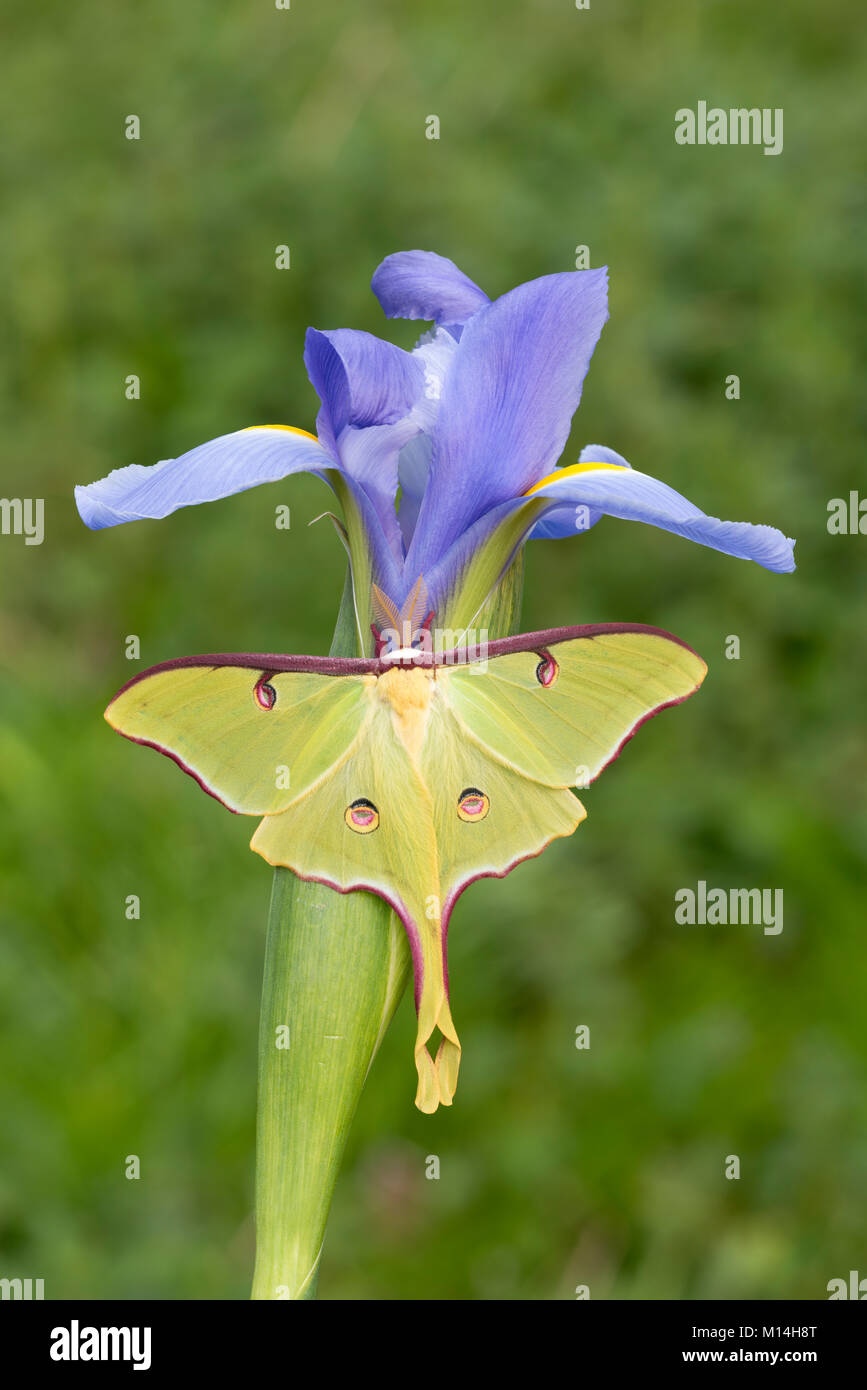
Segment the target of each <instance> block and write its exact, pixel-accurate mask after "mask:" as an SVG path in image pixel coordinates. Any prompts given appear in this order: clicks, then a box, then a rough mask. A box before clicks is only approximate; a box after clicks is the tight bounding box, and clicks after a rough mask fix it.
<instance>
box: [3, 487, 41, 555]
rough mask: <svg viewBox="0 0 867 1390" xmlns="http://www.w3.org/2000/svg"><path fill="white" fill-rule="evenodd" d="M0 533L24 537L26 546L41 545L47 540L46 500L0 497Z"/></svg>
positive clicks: (39, 498)
mask: <svg viewBox="0 0 867 1390" xmlns="http://www.w3.org/2000/svg"><path fill="white" fill-rule="evenodd" d="M0 533H2V534H3V535H4V536H23V537H24V544H25V545H41V544H42V542H43V541H44V540H45V499H44V498H43V497H0Z"/></svg>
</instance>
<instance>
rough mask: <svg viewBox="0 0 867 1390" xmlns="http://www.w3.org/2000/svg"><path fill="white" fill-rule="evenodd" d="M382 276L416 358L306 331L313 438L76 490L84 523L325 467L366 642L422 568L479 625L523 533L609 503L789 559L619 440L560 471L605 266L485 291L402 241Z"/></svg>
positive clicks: (167, 509) (274, 428) (782, 561)
mask: <svg viewBox="0 0 867 1390" xmlns="http://www.w3.org/2000/svg"><path fill="white" fill-rule="evenodd" d="M372 287H373V291H374V293H375V294H376V296H377V298H378V299H379V301H380V304H381V305H382V307H383V309H384V311H385V313H386V315H387V316H388V317H389V318H406V319H421V320H425V321H427V322H428V323H430V324H432V325H433V326H432V327H431V328H430V329H429V330H428V331H427V332H426V333H425V334H424V335H423V337H422V338H421V339H420V340H419V342H418V344H417V345H416V347H415V348H414V349H413V351H412V352H406V351H404V350H403V349H402V348H399V347H396V346H394V344H392V343H389V342H386V341H383V340H382V339H380V338H377V337H374V336H373V335H372V334H369V333H362V332H356V331H354V330H352V329H337V330H336V331H333V332H320V331H319V330H317V329H312V328H311V329H309V330H308V333H307V338H306V345H305V352H304V361H305V364H306V367H307V371H308V374H309V376H310V380H311V382H312V383H313V386H314V388H315V390H316V392H317V395H318V396H319V399H320V402H321V406H320V410H319V414H318V416H317V419H316V436H315V437H314V436H313V435H312V434H308V433H307V432H306V431H304V430H299V429H293V428H289V427H287V426H284V425H264V426H253V427H252V428H248V429H240V430H236V431H234V432H233V433H231V434H226V435H221V436H220V437H219V438H218V439H213V440H211V441H210V442H209V443H207V444H200V445H199V446H198V447H197V448H194V449H191V450H190V451H189V452H188V453H185V454H182V455H180V457H179V458H176V459H164V460H163V461H162V462H161V463H156V464H154V465H153V466H152V467H143V466H141V465H138V464H133V465H132V466H130V467H128V468H121V469H118V470H116V471H115V472H113V473H110V474H109V475H108V477H106V478H102V479H100V480H99V481H98V482H95V483H91V484H89V485H88V486H86V487H78V488H76V490H75V495H76V502H77V504H78V509H79V511H80V513H81V516H82V519H83V520H84V522H85V523H86V525H88V526H89V527H91V528H93V529H99V528H101V527H105V526H117V525H119V524H120V523H122V522H126V521H137V520H140V519H142V518H147V517H151V518H157V517H164V516H168V515H169V514H170V513H171V512H174V511H176V510H177V509H178V508H179V507H186V506H192V505H194V504H197V503H199V502H210V501H214V500H216V499H217V498H221V497H227V496H229V495H230V494H231V493H235V492H243V491H244V490H246V489H247V488H251V487H256V486H257V485H258V484H259V483H270V482H275V481H276V480H278V479H280V478H285V477H287V476H288V475H289V474H290V473H297V472H302V471H303V472H309V473H314V474H316V475H318V476H319V477H321V478H322V479H323V480H324V481H326V482H327V483H329V484H330V486H331V487H332V488H333V490H334V491H335V492H336V494H337V496H338V498H339V500H340V502H341V504H342V507H343V512H344V519H345V526H344V527H343V528H342V530H343V533H344V537H345V540H346V543H347V548H348V549H349V553H350V559H351V562H352V571H353V583H354V589H355V597H356V611H357V612H358V613H359V635H360V637H361V634H362V633H363V632H366V624H365V623H364V622H363V621H362V618H361V615H362V611H364V612H365V613H366V614H367V615H368V616H369V613H370V611H371V610H370V603H371V599H370V592H371V590H372V589H373V586H374V585H375V586H377V588H378V589H379V591H380V592H381V593H383V594H385V595H387V596H388V598H389V599H390V600H391V601H392V603H393V604H394V606H395V607H396V608H400V607H401V606H402V605H404V604H405V603H406V602H407V600H408V598H409V597H410V596H411V595H412V594H413V593H414V592H416V591H417V586H418V583H419V580H422V582H423V586H424V589H425V591H426V595H427V598H428V600H429V602H430V607H431V608H432V609H434V610H435V611H436V613H437V620H438V622H441V621H446V620H456V621H459V622H462V623H464V624H466V625H469V624H470V623H471V622H472V621H473V620H474V618H475V616H476V613H477V612H478V610H479V609H480V608H481V606H482V605H483V603H484V602H485V599H486V598H487V597H488V596H489V594H490V593H491V592H492V590H493V588H494V587H495V586H496V583H497V582H498V580H499V579H500V578H501V577H502V574H503V572H504V570H505V568H506V567H507V566H508V564H509V563H511V560H512V559H513V558H514V556H515V554H516V553H517V551H518V549H519V548H520V546H521V545H523V543H524V542H525V541H526V540H527V539H528V538H530V537H531V536H532V537H551V538H557V537H564V536H574V535H576V534H579V533H580V532H582V531H583V530H586V529H587V528H588V527H589V526H592V525H594V524H595V523H596V522H597V521H598V520H599V518H600V517H601V516H603V515H608V516H615V517H620V518H622V519H623V520H628V521H643V522H646V523H648V524H649V525H651V526H658V527H661V528H662V529H663V530H666V531H673V532H674V533H675V534H676V535H679V536H684V537H686V538H687V539H688V540H693V541H698V542H699V543H700V544H701V545H706V546H710V547H712V548H713V549H715V550H721V551H723V552H724V553H725V554H728V555H735V556H739V557H741V558H743V559H749V560H754V561H756V562H757V563H758V564H760V565H763V566H764V567H765V568H766V569H770V570H776V571H778V572H785V571H790V570H793V569H794V567H795V565H794V559H793V554H792V552H793V547H794V541H792V540H789V539H787V538H786V537H785V536H784V535H783V534H782V533H781V532H780V531H778V530H776V529H775V528H774V527H772V526H755V525H751V524H749V523H746V522H735V521H719V520H717V519H716V518H715V517H710V516H707V515H705V513H704V512H702V511H701V510H700V509H699V508H698V507H697V506H695V505H694V504H693V503H692V502H689V501H688V500H687V499H686V498H685V497H682V496H681V495H680V493H678V492H675V491H674V489H673V488H670V487H668V486H667V485H666V484H665V483H663V482H660V481H658V480H657V479H656V478H653V477H650V476H649V475H648V474H646V473H640V472H638V471H637V470H636V469H633V468H631V467H630V465H629V464H628V463H627V462H626V460H625V459H623V458H621V457H620V455H619V454H616V453H614V452H613V451H612V450H611V449H607V448H604V447H602V446H599V445H590V446H588V447H587V448H585V449H584V450H582V452H581V455H580V459H579V462H578V463H577V464H573V465H571V466H565V467H557V463H558V460H559V458H560V456H561V454H562V452H563V449H564V447H565V444H566V441H567V439H568V436H569V431H570V427H571V421H572V416H573V415H574V413H575V411H576V409H577V407H578V403H579V401H580V399H581V388H582V385H583V382H584V377H585V375H586V373H587V368H588V366H589V364H590V358H591V356H592V353H593V350H594V348H595V346H596V343H597V342H598V339H599V335H600V333H601V331H602V327H603V324H604V323H605V321H606V319H607V317H608V306H607V272H606V270H605V269H604V268H603V269H599V270H576V271H568V272H565V273H562V274H555V275H545V276H542V277H541V278H540V279H538V280H530V281H528V282H527V283H526V284H523V285H519V286H518V287H517V288H516V289H513V290H510V291H509V292H508V293H507V294H504V295H502V296H501V297H500V298H499V299H495V300H490V299H489V298H488V296H487V295H486V294H485V293H484V292H483V291H482V290H481V289H479V287H478V285H475V284H474V283H473V282H472V280H470V279H468V277H467V276H466V275H464V274H463V273H462V272H461V271H460V270H459V269H458V267H457V266H456V265H454V264H453V263H452V262H451V261H449V260H446V259H445V258H444V257H442V256H438V255H435V254H434V253H432V252H429V251H402V252H398V253H397V254H395V255H392V256H388V257H387V258H386V259H385V260H384V261H383V262H382V264H381V265H380V266H379V268H378V270H377V271H376V273H375V275H374V277H373V283H372ZM361 640H362V642H363V644H364V643H365V641H366V639H364V638H363V637H361Z"/></svg>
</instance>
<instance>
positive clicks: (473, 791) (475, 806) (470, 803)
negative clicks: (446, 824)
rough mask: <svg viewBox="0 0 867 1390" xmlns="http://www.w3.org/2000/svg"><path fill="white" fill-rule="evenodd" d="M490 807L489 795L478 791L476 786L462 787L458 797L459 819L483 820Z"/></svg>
mask: <svg viewBox="0 0 867 1390" xmlns="http://www.w3.org/2000/svg"><path fill="white" fill-rule="evenodd" d="M490 809H491V800H490V797H488V796H486V795H485V793H484V792H481V791H479V789H478V787H464V789H463V791H462V792H461V794H460V796H459V797H458V815H459V816H460V818H461V820H468V821H474V820H484V819H485V816H486V815H487V814H488V812H489V811H490Z"/></svg>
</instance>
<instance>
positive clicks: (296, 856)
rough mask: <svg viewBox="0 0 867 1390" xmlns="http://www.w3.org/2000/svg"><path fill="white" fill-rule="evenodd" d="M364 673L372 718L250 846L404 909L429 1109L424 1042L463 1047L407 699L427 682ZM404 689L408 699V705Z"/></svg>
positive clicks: (417, 723)
mask: <svg viewBox="0 0 867 1390" xmlns="http://www.w3.org/2000/svg"><path fill="white" fill-rule="evenodd" d="M368 679H369V680H370V681H371V684H372V686H373V687H374V689H373V690H372V691H371V705H372V718H371V720H370V722H369V723H367V724H366V725H365V728H364V731H363V733H362V735H361V737H360V738H359V740H358V743H357V744H356V746H355V748H354V750H353V753H352V756H351V757H350V758H348V759H346V760H345V761H344V762H342V763H341V764H340V765H339V766H337V767H336V768H335V769H334V770H333V771H332V772H331V773H329V775H328V776H327V777H326V778H325V779H324V780H323V781H322V782H320V783H318V784H317V785H316V786H314V787H312V788H311V789H310V790H309V791H308V792H306V793H305V794H304V795H303V796H300V797H299V798H298V799H297V800H296V801H294V802H293V803H292V805H291V806H289V807H288V809H287V810H285V811H283V812H282V814H281V815H277V816H266V817H265V819H264V820H263V821H262V823H261V824H260V826H259V828H258V830H257V831H256V833H255V835H254V836H253V839H252V841H251V848H252V849H254V850H256V851H257V852H258V853H259V854H261V855H262V856H263V857H264V858H265V859H267V860H268V862H269V863H270V864H282V865H285V866H286V867H287V868H289V869H292V870H293V871H294V872H295V873H296V874H299V875H300V876H301V877H302V878H309V879H315V880H318V881H319V882H322V883H327V884H329V885H330V886H331V887H333V888H337V889H338V890H339V891H340V892H344V893H345V892H348V891H350V890H351V889H355V888H361V889H367V890H369V891H370V892H373V893H378V894H379V896H380V897H382V898H384V899H385V900H386V901H387V902H388V903H390V904H391V906H392V907H393V908H394V910H395V912H396V913H397V914H398V916H399V917H400V918H401V921H402V922H403V925H404V927H405V929H406V933H407V936H408V938H409V943H410V947H411V950H412V957H413V970H414V975H415V984H416V1007H417V1010H418V1014H419V1020H418V1032H417V1038H416V1046H415V1061H416V1068H417V1071H418V1092H417V1095H416V1104H417V1105H418V1107H419V1109H421V1110H424V1111H426V1112H431V1111H433V1110H436V1108H437V1105H438V1104H439V1102H440V1090H439V1082H438V1076H437V1064H436V1063H435V1062H434V1061H433V1060H432V1058H431V1056H430V1054H429V1053H428V1051H427V1046H426V1044H427V1042H428V1040H429V1038H430V1036H431V1034H432V1033H433V1032H434V1029H435V1028H437V1027H438V1028H439V1030H440V1033H441V1034H442V1039H443V1041H442V1045H441V1051H442V1048H445V1047H448V1048H449V1049H450V1050H457V1052H458V1053H459V1052H460V1044H459V1042H458V1038H457V1034H456V1033H455V1031H454V1025H453V1024H452V1021H451V1015H450V1013H449V1008H448V999H447V997H446V988H445V980H444V974H443V950H442V936H441V930H440V911H439V903H440V892H441V890H440V881H439V868H438V857H437V843H436V837H435V833H434V822H433V807H432V801H431V795H430V791H429V790H428V787H427V786H426V784H425V782H424V780H423V777H422V774H421V771H420V768H419V766H418V763H417V758H416V754H417V752H418V746H417V742H416V741H415V740H414V737H413V736H414V734H418V733H422V734H423V732H424V731H423V728H422V727H421V719H420V718H419V717H416V716H422V715H423V714H424V713H425V712H426V711H425V710H424V709H423V708H419V709H415V708H414V707H413V706H412V704H411V697H412V694H413V693H414V692H413V690H412V686H413V685H414V684H420V688H421V699H422V700H424V701H425V702H426V699H427V698H428V697H429V689H430V686H431V684H432V681H431V678H430V675H429V674H422V673H421V672H418V671H393V672H391V673H390V674H389V675H385V676H383V677H381V678H380V680H376V678H375V677H369V678H368ZM377 687H379V688H378V689H377ZM402 687H406V688H407V689H406V690H403V689H402ZM389 696H391V697H393V698H394V701H395V703H394V704H392V702H391V699H390V698H387V697H389ZM402 696H406V697H408V698H409V700H410V705H409V708H404V705H405V700H402V699H401V697H402ZM438 1061H439V1058H438V1059H437V1062H438Z"/></svg>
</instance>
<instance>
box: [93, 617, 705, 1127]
mask: <svg viewBox="0 0 867 1390" xmlns="http://www.w3.org/2000/svg"><path fill="white" fill-rule="evenodd" d="M374 632H375V635H376V636H377V638H378V639H380V634H379V633H378V631H377V630H376V629H374ZM705 672H706V667H705V664H704V662H703V661H702V660H701V658H700V657H699V656H697V655H696V653H695V652H694V651H693V650H692V649H691V648H690V647H688V646H687V645H686V644H685V643H684V642H681V641H680V640H679V639H678V638H676V637H673V636H671V634H670V633H667V632H663V631H661V630H659V629H658V628H652V627H644V626H640V625H635V624H604V625H599V626H585V627H563V628H553V629H550V630H548V631H544V632H531V633H525V634H523V635H521V636H515V637H507V638H504V639H502V640H499V641H494V642H490V643H488V644H487V646H486V648H484V649H480V648H478V647H475V648H467V647H464V648H453V649H452V650H450V651H447V652H441V653H436V654H435V653H434V652H433V651H431V650H427V649H424V645H423V646H411V645H406V646H397V647H396V648H395V649H393V650H390V651H387V650H385V644H384V643H383V642H382V641H381V639H380V640H379V641H378V654H377V655H376V656H375V657H370V658H345V659H344V658H337V657H316V656H275V655H269V654H237V653H235V654H218V655H206V656H190V657H183V658H181V659H179V660H174V661H166V662H163V663H162V664H161V665H158V666H153V667H151V668H150V670H147V671H143V672H142V673H141V674H139V675H137V676H134V677H133V679H132V680H131V681H129V682H128V683H127V685H125V686H124V687H123V689H122V690H121V691H120V692H119V694H118V695H117V696H116V697H115V698H114V700H113V701H112V703H111V704H110V705H109V707H108V709H107V711H106V718H107V719H108V721H109V723H110V724H111V725H112V726H113V727H114V728H115V729H117V730H118V732H119V733H121V734H123V735H125V737H126V738H129V739H132V740H133V741H134V742H136V743H143V744H147V745H149V746H150V747H152V748H156V749H158V750H159V752H161V753H165V754H167V755H168V756H169V757H170V758H173V759H174V761H175V762H176V763H178V765H179V766H180V767H181V768H182V769H183V770H184V771H185V772H187V773H189V774H190V776H192V777H194V778H195V779H196V781H197V782H198V783H199V785H200V786H201V787H202V788H203V789H204V790H205V791H206V792H209V793H210V795H211V796H214V797H216V798H217V800H218V801H221V802H222V803H223V804H224V805H225V806H227V807H228V808H229V810H231V811H235V812H239V813H240V814H242V815H250V816H261V817H263V819H262V821H261V823H260V824H259V826H258V828H257V830H256V832H255V834H254V835H253V838H252V841H251V848H252V849H254V850H255V851H256V852H257V853H258V854H260V855H262V857H263V858H264V859H266V860H267V861H268V863H270V864H274V865H282V866H284V867H285V868H287V869H291V870H292V871H293V872H294V873H296V874H298V875H299V876H300V877H301V878H305V879H312V880H315V881H318V882H321V883H325V884H328V885H329V886H331V887H332V888H335V889H336V890H337V891H338V892H341V893H347V892H351V891H353V890H365V891H368V892H371V893H376V894H378V895H379V896H380V897H382V898H384V899H385V901H386V902H387V903H389V904H390V905H391V907H392V908H393V910H394V911H395V912H396V913H397V915H398V916H399V918H400V919H401V921H402V923H403V925H404V927H405V929H406V933H407V936H408V938H409V943H410V947H411V951H412V960H413V971H414V978H415V1005H416V1011H417V1015H418V1029H417V1034H416V1042H415V1064H416V1069H417V1072H418V1089H417V1094H416V1105H417V1106H418V1107H419V1109H420V1110H423V1111H425V1112H426V1113H431V1112H433V1111H435V1110H436V1109H437V1107H438V1105H441V1104H442V1105H450V1104H451V1102H452V1097H453V1095H454V1092H455V1086H456V1084H457V1078H458V1066H459V1063H460V1055H461V1045H460V1042H459V1040H458V1035H457V1033H456V1031H455V1026H454V1022H453V1020H452V1015H451V1008H450V1002H449V985H448V969H447V963H446V938H447V932H448V924H449V919H450V917H451V914H452V910H453V908H454V905H455V902H456V901H457V899H458V897H459V896H460V894H461V893H462V892H463V891H464V889H465V888H467V887H468V886H469V885H470V884H471V883H473V882H474V881H475V880H476V879H478V878H484V877H494V878H502V877H504V876H505V875H506V874H508V873H509V872H510V870H512V869H513V868H514V867H515V866H516V865H517V864H519V863H521V861H522V860H524V859H529V858H532V857H534V856H536V855H538V854H540V853H541V852H542V850H543V849H545V847H546V846H547V845H548V844H549V843H550V842H551V841H552V840H554V839H557V838H558V837H560V836H567V835H571V834H572V832H573V831H574V830H575V829H576V828H577V826H578V825H579V824H580V823H581V821H582V820H583V819H584V817H585V815H586V812H585V810H584V807H583V806H582V804H581V802H580V801H579V800H578V798H577V797H576V796H575V795H574V792H573V791H572V790H571V788H572V787H576V786H578V787H581V786H586V785H588V784H589V783H590V782H591V781H593V780H594V779H595V778H596V777H597V776H598V775H599V773H600V772H601V771H602V769H603V768H604V767H605V766H606V765H607V764H608V763H609V762H611V761H612V759H614V758H616V757H617V756H618V754H619V752H620V750H621V749H622V747H623V745H624V743H625V742H626V741H627V740H628V739H630V738H631V737H632V735H633V734H634V733H635V732H636V730H637V729H638V728H639V726H640V725H641V724H642V723H643V722H644V721H645V720H646V719H648V718H649V717H650V716H651V715H653V714H656V713H657V712H658V711H659V710H661V709H664V708H665V707H666V706H668V705H673V704H678V703H680V702H681V701H682V700H685V699H686V698H687V697H688V696H689V695H691V694H692V693H693V692H694V691H695V690H696V689H697V688H698V686H699V685H700V684H701V682H702V680H703V679H704V675H705ZM437 1037H438V1039H439V1042H438V1045H437V1043H436V1038H437ZM432 1046H435V1047H436V1051H435V1054H434V1055H433V1056H432V1055H431V1051H430V1048H431V1047H432Z"/></svg>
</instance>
